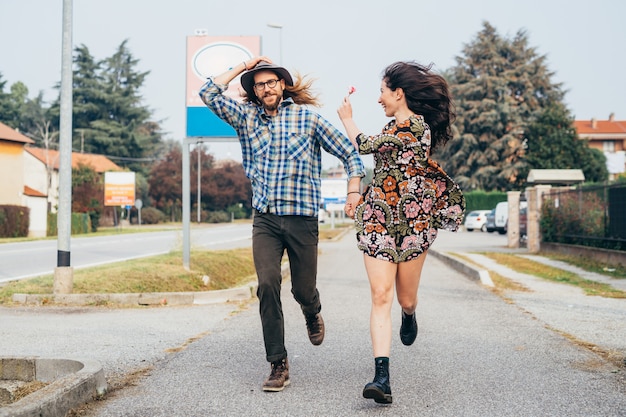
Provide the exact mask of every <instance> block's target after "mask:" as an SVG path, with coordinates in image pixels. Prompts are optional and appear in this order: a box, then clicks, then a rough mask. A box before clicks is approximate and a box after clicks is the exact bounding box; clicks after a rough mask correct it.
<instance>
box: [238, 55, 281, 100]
mask: <svg viewBox="0 0 626 417" xmlns="http://www.w3.org/2000/svg"><path fill="white" fill-rule="evenodd" d="M259 71H272V72H273V73H275V74H276V75H278V77H279V78H281V79H283V80H285V83H286V84H287V85H293V79H292V78H291V74H289V71H287V70H286V69H285V68H283V67H279V66H277V65H274V64H270V63H268V62H265V61H261V62H259V63H258V64H257V66H256V67H254V68H252V69H251V70H249V71H246V72H244V73H243V74H241V86H242V87H243V89H244V90H245V91H246V94H248V97H250V98H253V97H256V94H254V74H256V73H257V72H259Z"/></svg>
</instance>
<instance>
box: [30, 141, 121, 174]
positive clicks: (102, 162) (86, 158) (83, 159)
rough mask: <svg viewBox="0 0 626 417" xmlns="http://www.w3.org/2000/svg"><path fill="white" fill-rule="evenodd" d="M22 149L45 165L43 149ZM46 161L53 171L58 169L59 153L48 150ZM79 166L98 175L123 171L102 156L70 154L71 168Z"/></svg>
mask: <svg viewBox="0 0 626 417" xmlns="http://www.w3.org/2000/svg"><path fill="white" fill-rule="evenodd" d="M24 149H25V150H26V152H28V153H30V154H31V155H33V156H34V157H35V158H37V159H39V160H40V161H41V162H43V163H46V150H45V149H43V148H35V147H33V146H27V147H26V148H24ZM48 160H49V161H50V163H51V165H52V167H53V168H54V169H59V151H56V150H52V149H48ZM79 165H87V166H90V167H91V168H93V169H94V171H96V172H98V173H103V172H107V171H123V169H122V168H121V167H120V166H119V165H117V164H116V163H115V162H113V161H111V160H110V159H109V158H107V157H106V156H104V155H95V154H90V153H78V152H72V168H78V166H79Z"/></svg>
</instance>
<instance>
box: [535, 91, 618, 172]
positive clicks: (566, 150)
mask: <svg viewBox="0 0 626 417" xmlns="http://www.w3.org/2000/svg"><path fill="white" fill-rule="evenodd" d="M573 122H574V120H573V118H572V117H571V116H570V115H569V112H568V110H567V109H566V108H565V106H563V105H562V104H560V103H554V104H552V105H550V106H548V107H546V108H545V109H544V110H543V111H542V112H541V114H540V115H539V116H538V117H537V118H536V120H535V121H534V122H533V123H531V124H530V125H529V126H528V128H527V131H526V138H527V150H526V157H525V160H526V163H527V166H526V167H525V169H524V170H523V171H524V172H525V174H526V175H527V174H528V171H529V170H531V169H582V171H583V173H584V174H585V180H586V181H592V182H599V181H604V180H606V179H607V178H608V171H607V169H606V158H605V157H604V155H603V154H602V152H599V151H598V152H593V151H594V150H593V149H591V148H589V146H588V144H587V141H585V140H581V139H579V138H578V134H577V133H576V129H575V128H574V123H573ZM598 154H599V155H598ZM526 175H524V177H525V176H526Z"/></svg>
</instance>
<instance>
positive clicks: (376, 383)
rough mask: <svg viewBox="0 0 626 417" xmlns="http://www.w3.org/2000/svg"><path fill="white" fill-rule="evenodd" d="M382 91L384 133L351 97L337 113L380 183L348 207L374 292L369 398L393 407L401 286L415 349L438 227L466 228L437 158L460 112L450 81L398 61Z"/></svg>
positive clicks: (403, 335)
mask: <svg viewBox="0 0 626 417" xmlns="http://www.w3.org/2000/svg"><path fill="white" fill-rule="evenodd" d="M380 93H381V94H380V97H379V99H378V102H379V103H380V104H381V105H382V106H383V109H384V111H385V115H386V116H387V117H392V118H393V120H391V121H390V122H389V123H388V124H387V125H386V126H385V127H384V128H383V131H382V133H380V134H378V135H375V136H366V135H364V134H363V133H361V132H360V131H359V129H358V128H357V126H356V124H355V123H354V120H353V119H352V106H351V104H350V100H349V97H345V98H344V100H343V102H342V104H341V106H340V107H339V109H338V110H337V113H338V114H339V117H340V119H341V122H342V123H343V125H344V127H345V129H346V132H347V134H348V137H349V138H350V140H351V141H352V143H353V144H354V146H355V147H357V148H358V150H359V153H360V154H373V155H374V162H375V167H374V178H373V180H372V183H371V184H370V185H369V186H368V187H367V189H366V190H365V192H364V193H363V196H362V198H361V200H360V201H359V203H358V204H357V206H356V207H354V206H352V205H351V204H346V207H345V211H346V214H347V215H348V216H350V217H353V218H354V219H355V223H356V230H357V242H358V248H359V249H360V250H361V251H363V253H364V262H365V268H366V270H367V275H368V279H369V282H370V290H371V297H372V309H371V315H370V333H371V338H372V347H373V353H374V361H375V370H376V371H375V377H374V380H373V381H372V382H370V383H368V384H367V385H365V388H364V389H363V396H364V397H365V398H371V399H374V401H376V402H377V403H383V404H390V403H391V402H392V396H391V386H390V380H389V354H390V350H391V333H392V332H391V305H392V301H393V297H394V294H393V290H394V285H395V288H396V294H397V297H398V302H399V304H400V307H401V308H402V325H401V327H400V339H401V341H402V343H403V344H404V345H407V346H409V345H411V344H413V342H414V341H415V338H416V336H417V321H416V319H415V309H416V307H417V291H418V288H419V283H420V277H421V273H422V267H423V266H424V260H425V259H426V253H427V252H428V248H429V247H430V245H431V244H432V243H433V241H434V240H435V238H436V236H437V230H438V229H446V230H450V231H456V230H457V229H458V227H459V226H460V224H461V222H462V220H463V213H464V211H465V199H464V197H463V193H462V192H461V190H460V189H459V187H458V185H457V184H456V183H455V182H454V181H453V180H452V179H451V178H450V177H449V176H448V175H447V174H446V173H445V172H444V171H443V169H442V168H441V167H440V166H439V164H437V162H435V161H433V160H432V159H430V157H429V156H430V152H431V150H433V149H435V148H437V147H439V146H443V145H445V143H446V142H447V141H448V140H449V139H450V138H451V137H452V130H451V123H452V122H453V121H454V118H455V114H454V108H453V104H452V100H451V98H450V94H449V92H448V86H447V83H446V81H445V80H444V78H443V77H441V76H440V75H437V74H435V73H433V72H431V66H428V67H425V66H422V65H419V64H417V63H414V62H396V63H394V64H391V65H390V66H388V67H387V68H386V69H385V71H384V73H383V77H382V83H381V88H380ZM355 191H357V190H349V192H355Z"/></svg>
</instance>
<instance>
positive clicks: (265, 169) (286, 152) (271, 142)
mask: <svg viewBox="0 0 626 417" xmlns="http://www.w3.org/2000/svg"><path fill="white" fill-rule="evenodd" d="M226 88H227V85H224V84H217V83H215V82H213V79H212V78H209V79H208V80H207V82H206V83H205V84H204V86H202V88H201V89H200V92H199V94H200V98H201V99H202V101H203V102H204V103H205V104H206V105H207V107H208V108H209V109H210V110H211V111H212V112H213V113H215V114H216V115H217V116H218V117H219V118H220V119H222V120H224V121H225V122H226V123H228V124H229V125H231V126H232V127H233V128H234V129H235V131H236V132H237V135H238V136H239V142H240V143H241V150H242V155H243V167H244V170H245V173H246V176H247V177H248V178H250V181H251V182H252V194H253V196H252V206H253V207H254V208H255V209H257V210H259V211H261V212H267V211H269V212H270V213H273V214H277V215H279V216H287V215H297V216H317V214H318V209H319V205H320V198H321V192H320V188H321V180H320V177H321V172H322V171H321V170H322V154H321V149H324V150H325V151H326V152H328V153H330V154H331V155H334V156H336V157H337V158H339V160H341V162H342V163H343V166H344V168H345V170H346V173H347V174H348V177H349V178H352V177H363V176H364V175H365V168H364V166H363V162H362V161H361V158H360V156H359V154H358V152H357V150H356V149H355V147H354V145H352V143H351V142H350V140H349V139H348V138H347V137H346V136H345V135H344V134H342V133H341V132H340V131H339V130H337V129H336V128H335V127H334V126H333V125H331V124H330V123H329V122H328V121H327V120H325V119H324V118H322V117H321V116H320V115H319V114H317V113H315V112H313V111H311V110H309V109H308V108H307V107H305V106H300V105H297V104H295V103H294V102H293V100H292V99H291V98H289V99H286V100H283V101H282V102H281V103H280V106H279V108H278V115H276V116H268V115H266V114H265V110H264V109H263V107H262V106H259V105H257V104H253V103H242V102H239V101H237V100H235V99H233V98H230V97H227V96H225V95H223V94H222V93H223V92H224V91H225V90H226Z"/></svg>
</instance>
